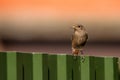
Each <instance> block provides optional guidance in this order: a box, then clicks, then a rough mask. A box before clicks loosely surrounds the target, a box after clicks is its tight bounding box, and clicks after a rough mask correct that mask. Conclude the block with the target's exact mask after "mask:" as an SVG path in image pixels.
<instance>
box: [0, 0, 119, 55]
mask: <svg viewBox="0 0 120 80" xmlns="http://www.w3.org/2000/svg"><path fill="white" fill-rule="evenodd" d="M75 24H82V25H84V26H85V28H86V30H87V31H88V34H89V39H88V43H87V44H86V46H85V47H84V53H85V54H86V55H100V56H120V1H119V0H0V51H24V52H48V53H68V54H71V35H72V32H73V30H72V29H71V27H72V26H73V25H75Z"/></svg>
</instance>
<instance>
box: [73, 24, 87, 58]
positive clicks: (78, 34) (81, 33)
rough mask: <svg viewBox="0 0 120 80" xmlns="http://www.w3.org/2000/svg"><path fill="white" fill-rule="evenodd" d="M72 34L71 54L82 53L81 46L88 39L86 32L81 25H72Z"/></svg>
mask: <svg viewBox="0 0 120 80" xmlns="http://www.w3.org/2000/svg"><path fill="white" fill-rule="evenodd" d="M72 28H73V30H74V31H73V34H72V55H73V56H78V55H79V53H80V54H81V55H83V47H84V46H85V44H86V42H87V40H88V33H87V31H86V29H85V27H84V26H83V25H81V24H80V25H74V26H72Z"/></svg>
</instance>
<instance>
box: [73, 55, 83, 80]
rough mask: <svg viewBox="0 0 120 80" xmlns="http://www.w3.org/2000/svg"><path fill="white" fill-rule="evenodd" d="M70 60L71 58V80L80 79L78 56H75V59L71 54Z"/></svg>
mask: <svg viewBox="0 0 120 80" xmlns="http://www.w3.org/2000/svg"><path fill="white" fill-rule="evenodd" d="M72 60H73V69H72V74H73V80H81V79H80V77H81V75H80V74H81V71H80V70H81V69H80V68H81V64H80V62H81V61H80V56H77V57H76V59H75V58H74V56H72Z"/></svg>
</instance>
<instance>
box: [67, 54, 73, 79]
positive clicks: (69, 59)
mask: <svg viewBox="0 0 120 80" xmlns="http://www.w3.org/2000/svg"><path fill="white" fill-rule="evenodd" d="M73 76H74V74H73V56H72V55H67V80H73Z"/></svg>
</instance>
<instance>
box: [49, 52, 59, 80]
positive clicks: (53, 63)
mask: <svg viewBox="0 0 120 80" xmlns="http://www.w3.org/2000/svg"><path fill="white" fill-rule="evenodd" d="M48 80H57V55H56V54H50V55H48Z"/></svg>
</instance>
